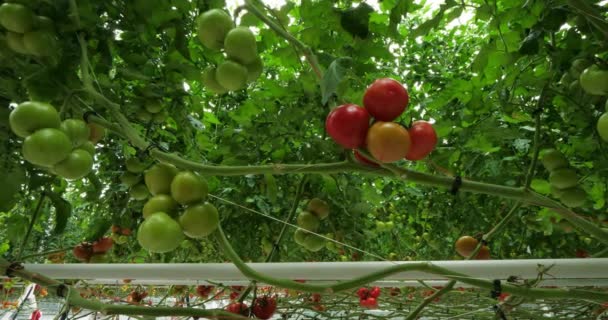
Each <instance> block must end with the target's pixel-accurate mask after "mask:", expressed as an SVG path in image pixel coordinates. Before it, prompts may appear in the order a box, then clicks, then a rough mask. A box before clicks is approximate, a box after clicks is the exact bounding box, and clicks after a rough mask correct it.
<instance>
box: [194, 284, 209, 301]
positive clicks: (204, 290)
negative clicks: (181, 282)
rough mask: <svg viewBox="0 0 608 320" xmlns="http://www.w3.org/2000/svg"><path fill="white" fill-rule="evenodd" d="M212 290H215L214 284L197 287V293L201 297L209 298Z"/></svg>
mask: <svg viewBox="0 0 608 320" xmlns="http://www.w3.org/2000/svg"><path fill="white" fill-rule="evenodd" d="M212 290H213V286H202V285H201V286H197V287H196V294H197V295H198V296H199V297H202V298H207V297H208V296H209V294H210V293H211V291H212Z"/></svg>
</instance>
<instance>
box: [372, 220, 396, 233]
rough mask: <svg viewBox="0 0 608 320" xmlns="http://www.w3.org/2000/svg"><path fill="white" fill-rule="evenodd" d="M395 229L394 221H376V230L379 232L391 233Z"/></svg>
mask: <svg viewBox="0 0 608 320" xmlns="http://www.w3.org/2000/svg"><path fill="white" fill-rule="evenodd" d="M394 227H395V223H394V222H393V221H386V222H384V221H380V220H376V230H378V232H385V231H391V230H393V228H394Z"/></svg>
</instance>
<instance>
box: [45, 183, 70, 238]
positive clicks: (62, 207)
mask: <svg viewBox="0 0 608 320" xmlns="http://www.w3.org/2000/svg"><path fill="white" fill-rule="evenodd" d="M45 195H46V196H47V197H48V198H49V199H50V200H51V203H52V204H53V207H55V227H54V228H53V231H52V234H54V235H58V234H61V233H62V232H63V230H65V227H66V226H67V224H68V219H69V218H70V216H71V215H72V205H71V204H70V203H69V202H68V201H67V200H65V199H64V198H62V197H61V196H60V195H59V194H56V193H54V192H47V193H46V194H45Z"/></svg>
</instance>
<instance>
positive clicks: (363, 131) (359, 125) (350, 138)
mask: <svg viewBox="0 0 608 320" xmlns="http://www.w3.org/2000/svg"><path fill="white" fill-rule="evenodd" d="M368 128H369V113H367V110H365V108H361V107H359V106H357V105H355V104H344V105H341V106H339V107H337V108H335V109H334V110H332V111H331V112H330V113H329V114H328V115H327V119H325V130H326V131H327V134H329V136H330V137H331V138H332V139H334V141H335V142H336V143H337V144H339V145H341V146H343V147H344V148H348V149H354V148H359V147H362V146H363V145H364V144H365V137H366V135H367V129H368Z"/></svg>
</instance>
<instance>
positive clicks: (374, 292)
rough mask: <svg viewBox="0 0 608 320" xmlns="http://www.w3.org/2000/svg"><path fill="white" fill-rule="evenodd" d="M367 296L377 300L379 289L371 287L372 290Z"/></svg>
mask: <svg viewBox="0 0 608 320" xmlns="http://www.w3.org/2000/svg"><path fill="white" fill-rule="evenodd" d="M369 296H370V297H372V298H378V297H379V296H380V288H378V287H373V288H372V290H370V291H369Z"/></svg>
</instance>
